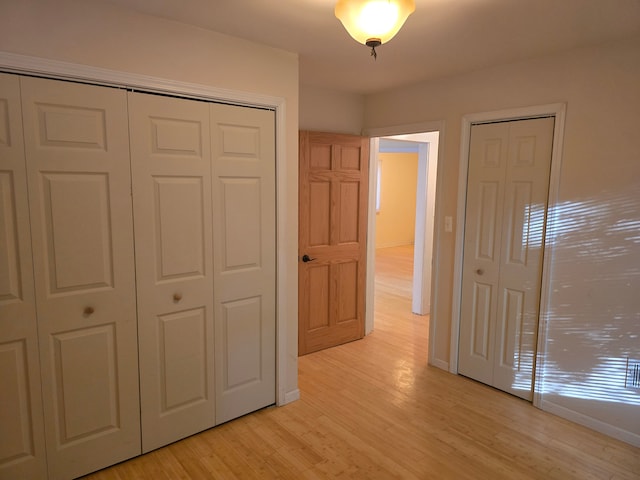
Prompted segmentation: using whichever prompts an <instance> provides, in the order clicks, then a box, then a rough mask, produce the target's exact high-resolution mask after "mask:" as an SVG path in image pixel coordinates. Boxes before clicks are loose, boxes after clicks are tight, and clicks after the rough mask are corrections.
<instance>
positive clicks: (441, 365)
mask: <svg viewBox="0 0 640 480" xmlns="http://www.w3.org/2000/svg"><path fill="white" fill-rule="evenodd" d="M429 363H430V364H431V365H433V366H434V367H438V368H440V369H442V370H446V371H448V370H449V363H447V362H445V361H444V360H438V359H435V358H434V359H433V360H429Z"/></svg>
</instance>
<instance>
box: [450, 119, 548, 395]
mask: <svg viewBox="0 0 640 480" xmlns="http://www.w3.org/2000/svg"><path fill="white" fill-rule="evenodd" d="M553 128H554V119H553V118H539V119H532V120H520V121H514V122H503V123H491V124H484V125H474V126H473V127H472V129H471V143H470V152H469V174H468V178H469V180H468V186H467V207H466V219H465V240H464V259H463V276H462V306H461V324H460V343H459V367H458V370H459V372H460V373H461V374H463V375H467V376H469V377H471V378H474V379H476V380H479V381H481V382H483V383H486V384H489V385H492V386H495V387H497V388H500V389H502V390H504V391H506V392H509V393H512V394H514V395H517V396H519V397H521V398H525V399H527V400H531V399H532V390H533V372H534V367H535V353H536V342H537V330H538V312H539V302H540V279H541V274H542V254H543V248H544V227H545V222H546V208H547V195H548V186H549V171H550V165H551V149H552V140H553Z"/></svg>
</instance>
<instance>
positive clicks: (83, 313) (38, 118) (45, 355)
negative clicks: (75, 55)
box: [21, 78, 140, 478]
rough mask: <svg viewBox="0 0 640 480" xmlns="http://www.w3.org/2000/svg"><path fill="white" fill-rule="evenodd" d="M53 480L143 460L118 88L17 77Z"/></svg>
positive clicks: (122, 99)
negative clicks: (129, 460) (132, 459)
mask: <svg viewBox="0 0 640 480" xmlns="http://www.w3.org/2000/svg"><path fill="white" fill-rule="evenodd" d="M21 87H22V101H23V103H22V105H23V116H24V134H25V146H26V159H27V173H28V185H29V199H30V211H31V224H32V237H33V259H34V274H35V286H36V305H37V311H38V334H39V341H40V356H41V367H42V389H43V400H44V402H43V403H44V417H45V432H46V443H47V458H48V466H49V474H50V478H73V477H77V476H79V475H82V474H85V473H88V472H90V471H93V470H97V469H99V468H102V467H105V466H107V465H112V464H114V463H117V462H120V461H122V460H125V459H127V458H129V457H132V456H134V455H137V454H139V453H140V419H139V414H140V411H139V394H138V367H137V356H138V349H137V331H136V310H135V285H134V281H135V280H134V258H133V225H132V218H131V212H132V206H131V183H130V171H129V135H128V131H127V104H126V93H125V92H124V91H121V90H116V89H110V88H104V87H96V86H89V85H80V84H74V83H67V82H59V81H53V80H44V79H36V78H22V79H21Z"/></svg>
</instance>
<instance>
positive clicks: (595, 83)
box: [365, 37, 640, 445]
mask: <svg viewBox="0 0 640 480" xmlns="http://www.w3.org/2000/svg"><path fill="white" fill-rule="evenodd" d="M639 85H640V37H636V38H632V39H629V40H626V41H623V42H618V43H614V44H609V45H605V46H600V47H592V48H586V49H580V50H575V51H572V52H566V53H563V54H559V55H555V56H549V57H544V58H539V59H533V60H530V61H525V62H520V63H515V64H511V65H504V66H500V67H496V68H490V69H485V70H482V71H477V72H474V73H470V74H467V75H461V76H456V77H452V78H446V79H440V80H436V81H432V82H428V83H423V84H419V85H414V86H412V87H410V88H404V89H400V90H396V91H389V92H386V93H381V94H377V95H371V96H369V97H367V98H366V101H365V129H366V128H378V127H385V126H390V125H401V124H412V123H417V122H426V121H438V120H442V121H444V122H445V135H444V137H443V139H441V140H443V141H444V148H443V150H442V151H443V154H444V155H443V158H442V159H441V163H440V166H441V170H440V171H439V175H442V176H443V177H442V179H441V180H442V183H441V184H440V185H441V187H442V196H441V204H440V205H439V208H438V218H437V219H436V225H437V234H438V235H439V236H440V245H441V249H440V255H439V257H438V258H437V259H435V261H436V262H437V269H436V270H437V272H438V278H436V279H435V281H436V282H438V285H439V295H440V298H439V301H438V304H437V305H438V307H437V308H438V311H436V312H432V321H435V322H437V327H436V332H435V335H436V339H435V350H436V351H435V352H433V354H434V355H435V358H436V359H437V360H438V361H439V363H440V362H442V363H448V362H449V345H450V325H451V304H452V300H453V299H452V289H453V285H452V282H453V266H454V251H455V242H454V239H455V232H453V233H444V216H446V215H449V216H452V217H454V219H455V215H456V209H457V195H458V192H457V187H458V164H459V158H460V141H461V122H462V116H463V115H465V114H469V113H478V112H487V111H494V110H501V109H508V108H515V107H522V106H533V105H543V104H551V103H557V102H566V104H567V117H566V127H565V141H564V152H563V156H562V170H561V179H560V185H559V199H558V208H557V209H556V210H555V211H554V212H552V214H553V215H555V216H556V218H557V220H558V225H560V228H559V229H558V231H556V232H555V234H554V236H553V242H552V245H553V252H554V257H553V261H552V264H551V269H552V271H551V272H550V276H551V289H550V305H549V306H548V309H547V311H546V312H544V315H545V316H544V318H545V319H546V320H548V325H547V340H546V344H545V358H544V365H545V366H546V368H545V371H544V378H543V379H542V381H540V382H539V384H538V387H537V388H538V389H539V391H540V392H541V393H542V395H543V397H542V400H543V401H542V406H543V407H544V408H546V409H549V410H552V411H554V412H556V413H559V414H561V415H564V416H566V417H570V418H572V419H574V420H577V421H580V422H582V423H586V424H589V425H591V426H593V427H595V428H598V429H600V430H602V431H605V432H607V433H610V434H612V435H615V436H617V437H619V438H624V439H625V440H628V441H630V442H632V443H636V444H638V445H640V416H638V415H637V411H638V406H639V405H640V390H635V391H634V390H629V389H626V390H625V389H624V378H623V377H624V373H625V367H624V361H625V359H626V357H627V356H632V357H635V358H636V359H638V360H640V295H638V292H640V233H639V232H640V153H639V152H640V135H638V132H637V130H638V118H639V116H640V87H639ZM454 224H455V220H454Z"/></svg>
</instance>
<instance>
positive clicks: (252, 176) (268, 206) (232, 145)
mask: <svg viewBox="0 0 640 480" xmlns="http://www.w3.org/2000/svg"><path fill="white" fill-rule="evenodd" d="M210 112H211V136H212V155H213V160H212V161H213V185H212V191H213V225H214V229H213V246H214V250H213V265H214V302H215V305H214V309H215V371H216V423H217V424H219V423H223V422H226V421H228V420H231V419H232V418H236V417H238V416H240V415H244V414H245V413H249V412H252V411H254V410H257V409H259V408H262V407H265V406H267V405H271V404H273V403H275V381H276V377H275V372H276V361H275V352H276V350H275V348H276V316H275V315H276V209H275V205H276V184H275V115H274V112H272V111H268V110H261V109H256V108H244V107H238V106H232V105H221V104H212V105H210Z"/></svg>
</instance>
